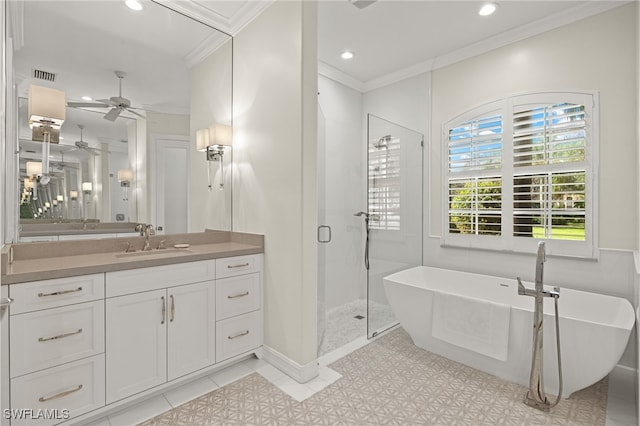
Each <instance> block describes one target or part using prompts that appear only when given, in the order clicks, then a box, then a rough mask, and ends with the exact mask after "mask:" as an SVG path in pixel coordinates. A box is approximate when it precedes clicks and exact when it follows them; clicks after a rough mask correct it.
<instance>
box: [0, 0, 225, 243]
mask: <svg viewBox="0 0 640 426" xmlns="http://www.w3.org/2000/svg"><path fill="white" fill-rule="evenodd" d="M9 3H10V4H9V6H8V16H7V18H8V19H7V28H8V34H9V39H8V43H9V46H12V47H13V49H12V50H13V53H12V62H13V67H12V70H9V72H8V75H9V77H12V79H13V82H14V90H15V96H14V99H15V105H14V107H13V108H9V109H8V111H9V114H11V113H12V112H14V113H15V115H16V120H15V121H14V123H15V131H14V132H13V134H10V133H11V132H10V131H9V132H8V133H9V134H8V138H7V140H8V145H10V144H13V143H15V151H14V152H16V155H17V159H16V161H15V164H13V165H9V164H8V166H11V167H8V170H11V169H13V174H14V175H16V179H15V180H12V181H14V182H17V185H16V192H17V195H16V201H17V204H18V207H17V208H16V210H15V216H17V217H16V218H15V223H16V224H17V225H16V228H15V229H16V231H15V232H13V233H12V232H8V233H5V235H6V236H7V239H8V240H13V241H17V240H18V237H19V236H20V234H22V235H25V234H27V233H26V232H25V230H27V229H28V230H29V231H30V232H31V233H33V232H34V231H33V229H34V227H33V225H34V224H36V225H42V224H47V226H48V227H49V228H50V229H53V226H54V225H60V224H69V223H75V224H82V227H80V225H78V226H76V228H77V229H81V230H82V229H86V228H87V223H89V224H101V225H106V224H110V225H116V224H121V225H122V227H124V228H127V227H130V228H133V227H132V226H129V225H130V224H135V223H137V222H144V223H152V224H154V225H157V227H158V228H159V231H160V232H161V233H162V232H164V233H176V232H190V231H201V230H203V228H206V227H209V228H216V229H230V228H231V202H230V196H231V188H230V185H231V177H230V170H231V167H228V166H229V165H230V162H231V154H230V152H227V153H226V155H223V156H222V159H219V160H217V161H219V165H221V166H222V167H219V165H218V163H216V164H213V163H214V162H208V161H207V156H206V154H205V153H201V152H197V151H196V134H198V132H199V131H201V130H202V129H213V126H214V125H220V124H222V125H226V126H230V125H231V114H232V108H231V102H232V99H231V98H232V95H231V91H232V87H231V81H232V69H231V68H232V40H231V37H230V36H229V35H227V34H225V33H223V32H220V31H218V30H216V29H214V28H212V27H210V26H208V25H205V24H203V23H201V22H198V21H196V20H194V19H191V18H189V17H187V16H184V15H183V14H180V13H178V12H175V11H173V10H171V9H170V8H168V7H166V6H163V5H161V4H158V3H155V2H152V1H141V2H140V4H141V5H142V10H132V9H130V8H129V7H127V6H126V5H125V2H124V1H115V0H105V1H86V2H85V1H56V0H47V1H31V0H30V1H16V2H9ZM32 86H39V87H46V88H53V89H57V90H60V91H62V92H63V93H64V98H65V103H64V110H65V118H64V123H63V124H62V127H61V129H60V130H59V134H57V133H56V134H54V135H50V136H49V137H48V139H50V141H51V142H50V143H49V145H47V144H46V142H45V141H43V139H47V138H44V137H43V135H42V132H39V131H38V130H37V129H36V130H34V129H33V128H31V127H30V125H29V108H28V104H29V102H30V88H32ZM31 100H32V101H33V96H32V99H31ZM9 148H11V147H9ZM43 150H44V151H45V152H48V159H49V168H48V170H49V171H48V173H44V176H43V174H42V173H41V174H38V173H37V171H35V172H34V170H37V169H38V167H40V168H42V163H43V162H44V163H46V160H45V159H43ZM229 151H230V150H229ZM8 161H9V162H11V161H12V160H11V158H10V157H9V156H8ZM209 163H211V164H209ZM38 164H40V166H38ZM45 168H46V167H45ZM210 174H213V175H211V176H209V175H210ZM218 174H219V175H218ZM209 187H212V188H215V190H211V189H210V188H209ZM203 209H206V210H207V216H208V217H209V219H207V220H203V219H202V218H200V217H198V214H197V212H198V211H201V210H203ZM10 220H13V218H10ZM160 222H162V223H160ZM163 224H165V225H164V226H163ZM67 228H69V226H68V225H67ZM67 228H61V229H67ZM89 228H92V227H91V226H90V227H89ZM93 229H95V226H93ZM67 232H68V231H67ZM50 233H51V232H49V234H50ZM12 234H18V235H12Z"/></svg>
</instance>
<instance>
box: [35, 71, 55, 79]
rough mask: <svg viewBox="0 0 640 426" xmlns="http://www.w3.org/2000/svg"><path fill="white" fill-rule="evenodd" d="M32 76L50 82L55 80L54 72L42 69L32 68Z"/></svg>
mask: <svg viewBox="0 0 640 426" xmlns="http://www.w3.org/2000/svg"><path fill="white" fill-rule="evenodd" d="M33 77H34V78H37V79H40V80H47V81H51V82H53V81H56V75H55V74H54V73H52V72H48V71H43V70H33Z"/></svg>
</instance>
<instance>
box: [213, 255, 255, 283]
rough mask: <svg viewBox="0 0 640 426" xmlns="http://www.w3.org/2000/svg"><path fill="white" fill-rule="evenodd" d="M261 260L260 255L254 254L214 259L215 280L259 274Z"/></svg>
mask: <svg viewBox="0 0 640 426" xmlns="http://www.w3.org/2000/svg"><path fill="white" fill-rule="evenodd" d="M261 259H262V258H261V257H260V255H256V254H252V255H249V256H234V257H225V258H221V259H216V278H226V277H232V276H235V275H243V274H250V273H253V272H260V270H261V268H262V262H261Z"/></svg>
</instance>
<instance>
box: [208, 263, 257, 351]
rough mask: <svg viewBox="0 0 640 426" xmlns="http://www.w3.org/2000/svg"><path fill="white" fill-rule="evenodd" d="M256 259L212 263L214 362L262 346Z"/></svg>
mask: <svg viewBox="0 0 640 426" xmlns="http://www.w3.org/2000/svg"><path fill="white" fill-rule="evenodd" d="M261 259H262V258H261V257H260V256H238V257H234V258H225V259H217V260H216V262H217V263H216V278H217V280H216V320H217V321H216V360H217V361H218V362H220V361H224V360H225V359H228V358H231V357H233V356H236V355H238V354H241V353H244V352H247V351H249V350H251V349H252V348H255V347H257V346H260V345H261V344H262V310H261V307H262V285H261V274H260V271H261V270H262V264H261Z"/></svg>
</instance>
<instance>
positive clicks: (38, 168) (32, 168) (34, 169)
mask: <svg viewBox="0 0 640 426" xmlns="http://www.w3.org/2000/svg"><path fill="white" fill-rule="evenodd" d="M27 175H29V176H30V177H32V178H33V177H36V176H42V163H41V162H39V161H27Z"/></svg>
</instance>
